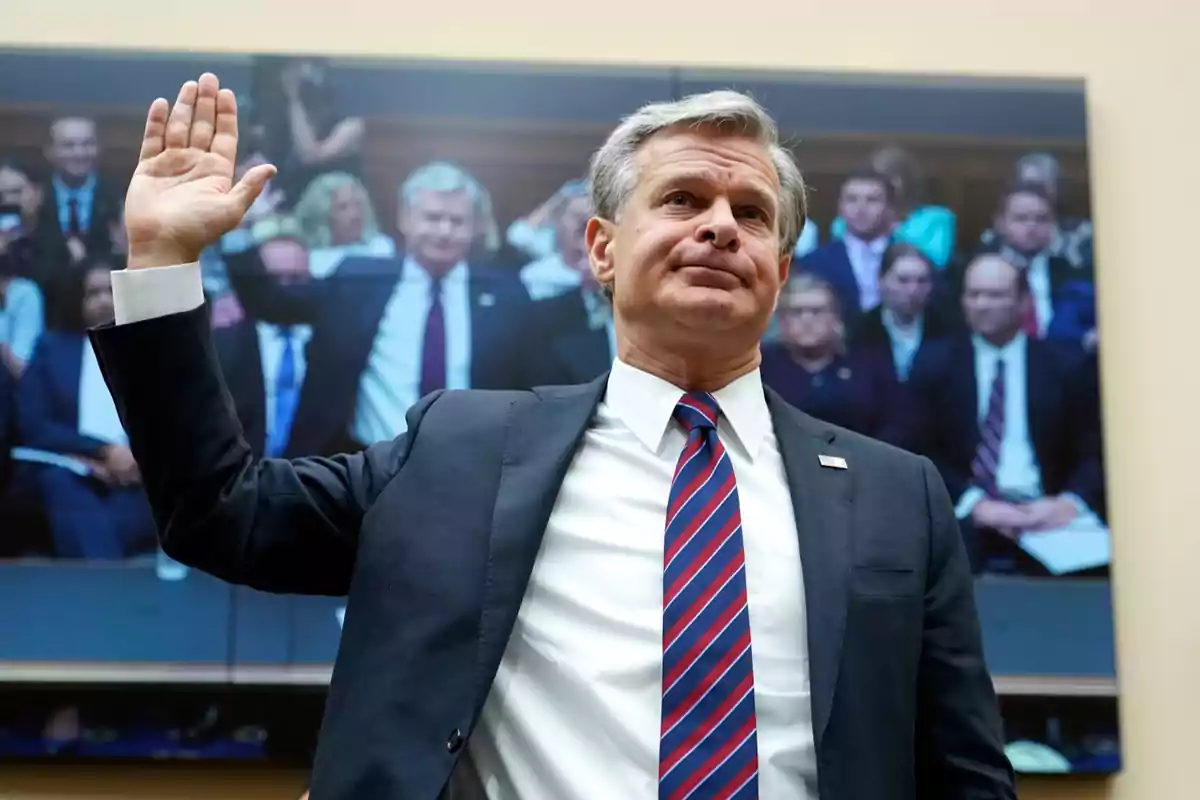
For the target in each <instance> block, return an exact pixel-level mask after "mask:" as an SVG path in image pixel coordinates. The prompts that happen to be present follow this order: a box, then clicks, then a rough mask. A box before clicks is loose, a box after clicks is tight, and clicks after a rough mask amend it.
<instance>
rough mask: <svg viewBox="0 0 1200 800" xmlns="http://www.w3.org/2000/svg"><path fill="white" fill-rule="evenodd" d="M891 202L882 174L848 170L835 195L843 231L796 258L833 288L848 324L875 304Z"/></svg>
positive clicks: (889, 188)
mask: <svg viewBox="0 0 1200 800" xmlns="http://www.w3.org/2000/svg"><path fill="white" fill-rule="evenodd" d="M892 202H893V190H892V184H891V183H890V182H889V181H888V178H887V176H886V175H884V174H883V173H881V172H877V171H874V170H869V169H866V170H856V171H855V172H852V173H851V174H850V175H849V176H848V177H847V178H846V180H845V181H843V182H842V188H841V191H840V192H839V193H838V213H839V214H840V215H841V218H842V219H843V220H845V230H844V232H843V233H842V235H841V236H840V237H838V238H837V239H834V240H833V241H831V242H829V243H827V244H825V245H823V246H821V247H818V248H817V249H816V250H814V251H813V252H812V253H810V254H809V255H808V256H807V257H805V258H804V259H802V260H801V261H800V268H801V269H802V270H803V271H804V272H811V273H812V274H813V275H816V276H817V277H819V278H821V279H822V280H824V281H825V282H826V283H828V284H829V285H830V287H832V289H833V291H834V292H835V293H836V294H837V299H838V305H839V306H840V307H841V309H842V313H843V315H844V317H845V321H846V324H848V325H854V324H856V323H857V320H858V317H859V315H860V314H862V313H864V312H866V311H870V310H871V309H873V308H875V306H877V305H879V265H880V262H881V261H882V260H883V251H884V250H886V249H887V246H888V244H889V242H890V241H891V239H890V237H891V233H892V228H893V227H894V218H893V217H894V215H893V212H892Z"/></svg>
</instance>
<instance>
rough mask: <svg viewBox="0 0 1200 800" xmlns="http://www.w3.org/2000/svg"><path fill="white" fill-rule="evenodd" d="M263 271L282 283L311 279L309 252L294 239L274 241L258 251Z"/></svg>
mask: <svg viewBox="0 0 1200 800" xmlns="http://www.w3.org/2000/svg"><path fill="white" fill-rule="evenodd" d="M258 255H259V258H260V259H261V260H262V264H263V269H265V270H266V272H267V274H268V275H270V276H271V277H273V278H274V279H275V280H277V281H279V282H280V283H296V282H298V281H305V280H308V279H309V277H311V275H312V273H311V271H310V270H309V264H308V250H306V249H304V245H302V244H300V243H299V242H297V241H294V240H292V239H274V240H272V241H269V242H264V243H263V245H262V246H261V247H260V248H259V249H258Z"/></svg>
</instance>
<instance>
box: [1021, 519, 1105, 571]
mask: <svg viewBox="0 0 1200 800" xmlns="http://www.w3.org/2000/svg"><path fill="white" fill-rule="evenodd" d="M1019 542H1020V545H1021V549H1022V550H1024V551H1025V552H1026V553H1028V554H1029V555H1031V556H1033V557H1034V558H1036V559H1037V560H1038V561H1040V562H1041V563H1042V565H1043V566H1045V567H1046V569H1048V570H1050V572H1051V573H1052V574H1054V575H1063V574H1066V573H1068V572H1079V571H1080V570H1085V569H1095V568H1096V567H1104V566H1107V565H1109V564H1110V563H1112V537H1111V536H1110V535H1109V530H1108V528H1107V527H1106V526H1105V525H1104V523H1103V522H1101V521H1100V519H1099V517H1097V516H1096V515H1095V514H1090V513H1089V514H1083V515H1082V516H1079V517H1076V518H1075V519H1074V520H1072V521H1071V522H1070V523H1068V524H1067V525H1064V526H1063V527H1061V528H1054V529H1051V530H1045V531H1031V532H1029V533H1025V534H1022V535H1021V538H1020V539H1019Z"/></svg>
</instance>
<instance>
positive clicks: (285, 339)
mask: <svg viewBox="0 0 1200 800" xmlns="http://www.w3.org/2000/svg"><path fill="white" fill-rule="evenodd" d="M318 180H319V179H318ZM298 209H299V207H297V210H298ZM289 227H290V228H291V229H292V230H293V231H295V232H296V233H297V234H299V235H288V234H287V232H286V230H285V229H286V228H289ZM299 231H300V227H299V226H298V225H296V226H286V225H280V226H279V236H278V237H277V238H274V239H271V240H270V241H266V242H263V244H262V245H261V246H260V247H259V251H258V255H259V259H260V260H261V262H262V268H263V271H264V272H265V274H266V276H267V278H268V279H272V280H276V281H279V282H280V283H281V284H288V283H295V282H306V281H309V280H312V271H311V268H310V265H309V257H310V253H309V251H307V250H306V249H305V248H304V245H303V244H302V243H301V242H300V241H299V240H298V239H299V238H300V237H301V236H303V234H300V233H299ZM311 337H312V327H311V326H309V325H304V324H294V325H276V324H272V323H270V322H266V321H265V320H261V319H247V318H243V319H241V320H239V321H237V322H235V323H232V324H229V325H226V326H223V327H221V328H218V329H216V330H214V331H213V344H214V346H215V348H216V351H217V358H218V359H219V361H220V363H221V372H222V373H223V374H224V376H225V383H226V384H227V385H228V387H229V394H230V395H231V397H232V398H233V401H234V406H235V407H236V408H237V413H238V419H239V420H241V423H242V431H243V435H244V436H245V438H246V441H247V442H248V443H249V444H250V447H251V449H252V450H253V452H254V455H255V456H256V457H259V458H261V457H263V456H267V457H269V458H280V457H282V456H285V455H288V454H291V453H292V448H290V447H289V444H290V442H291V441H292V422H293V420H294V418H295V415H296V408H297V407H298V406H299V404H300V397H301V394H302V392H303V391H304V390H307V391H308V393H309V396H310V397H311V396H312V393H313V392H314V391H317V392H319V391H320V389H319V388H318V387H316V385H315V384H312V383H308V384H306V383H305V377H306V375H307V358H306V355H305V350H306V348H307V346H308V341H309V339H310V338H311ZM308 402H310V403H311V402H314V401H313V400H311V399H310V400H309V401H308Z"/></svg>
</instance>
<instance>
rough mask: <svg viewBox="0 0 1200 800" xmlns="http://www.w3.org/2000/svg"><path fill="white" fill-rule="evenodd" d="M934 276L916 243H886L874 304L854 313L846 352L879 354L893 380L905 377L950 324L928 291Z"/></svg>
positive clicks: (934, 297)
mask: <svg viewBox="0 0 1200 800" xmlns="http://www.w3.org/2000/svg"><path fill="white" fill-rule="evenodd" d="M937 278H938V274H937V272H936V271H935V269H934V266H933V262H932V261H930V260H929V256H927V255H925V253H924V252H923V251H921V250H920V249H919V248H917V247H915V246H913V245H911V244H903V243H897V244H892V245H889V246H888V248H887V250H885V251H884V253H883V260H882V262H881V263H880V265H879V297H880V303H879V305H877V306H876V307H875V308H873V309H871V310H870V311H868V312H867V313H865V314H863V315H862V316H861V317H860V318H859V320H858V323H857V324H856V325H855V327H854V331H853V333H852V334H851V336H850V349H851V352H854V353H859V352H865V351H874V352H878V353H881V354H883V355H884V357H885V361H886V362H887V363H890V364H891V365H892V368H893V371H894V372H893V374H894V375H895V377H896V380H897V381H899V382H901V383H903V382H904V381H906V380H908V373H909V370H910V369H912V363H913V359H914V358H916V355H917V353H918V352H919V351H920V349H921V348H922V347H923V346H924V345H925V343H926V342H929V341H933V340H937V339H941V338H943V337H945V336H946V335H947V334H948V333H949V332H950V330H951V327H952V325H953V321H952V317H951V315H950V314H949V313H947V311H946V309H945V308H943V307H942V306H941V304H940V302H939V301H940V298H938V297H937V296H936V294H935V292H934V285H935V282H936V280H937Z"/></svg>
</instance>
